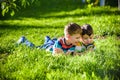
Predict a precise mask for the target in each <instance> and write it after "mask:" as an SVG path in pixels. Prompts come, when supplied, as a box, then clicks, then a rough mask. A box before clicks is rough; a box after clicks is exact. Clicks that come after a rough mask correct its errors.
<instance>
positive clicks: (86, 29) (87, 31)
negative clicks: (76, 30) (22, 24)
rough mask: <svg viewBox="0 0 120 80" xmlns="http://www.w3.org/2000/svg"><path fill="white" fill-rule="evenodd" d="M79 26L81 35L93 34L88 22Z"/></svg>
mask: <svg viewBox="0 0 120 80" xmlns="http://www.w3.org/2000/svg"><path fill="white" fill-rule="evenodd" d="M81 28H82V35H85V34H87V35H89V36H90V35H91V34H93V29H92V27H91V25H90V24H85V25H83V26H82V27H81Z"/></svg>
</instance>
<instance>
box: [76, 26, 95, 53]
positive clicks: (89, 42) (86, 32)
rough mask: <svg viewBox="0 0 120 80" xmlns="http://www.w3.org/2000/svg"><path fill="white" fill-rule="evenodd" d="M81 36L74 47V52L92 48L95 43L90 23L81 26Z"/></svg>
mask: <svg viewBox="0 0 120 80" xmlns="http://www.w3.org/2000/svg"><path fill="white" fill-rule="evenodd" d="M81 28H82V38H81V39H80V41H81V42H79V43H78V45H77V46H76V48H75V52H78V53H81V52H84V51H87V50H94V49H95V44H94V41H93V29H92V27H91V25H89V24H85V25H83V26H82V27H81Z"/></svg>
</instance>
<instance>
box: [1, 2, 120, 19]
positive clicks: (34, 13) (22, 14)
mask: <svg viewBox="0 0 120 80" xmlns="http://www.w3.org/2000/svg"><path fill="white" fill-rule="evenodd" d="M76 9H80V10H79V11H77V13H75V14H71V12H72V11H74V10H76ZM60 12H64V14H63V15H54V13H60ZM51 13H53V15H49V14H51ZM66 13H67V14H66ZM94 15H96V16H100V15H120V11H118V10H111V8H110V7H102V8H100V7H97V8H94V7H93V8H89V9H88V8H85V5H84V4H83V3H82V2H81V0H69V1H68V0H60V1H56V0H51V1H48V0H41V1H37V2H35V3H34V4H32V5H31V6H29V7H27V8H25V9H24V8H21V10H20V11H19V12H16V14H15V16H13V17H10V16H9V17H8V14H7V15H6V18H5V17H3V18H1V19H3V20H4V19H20V18H35V19H39V18H65V17H78V16H79V17H80V16H94Z"/></svg>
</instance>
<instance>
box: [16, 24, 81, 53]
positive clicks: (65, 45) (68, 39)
mask: <svg viewBox="0 0 120 80" xmlns="http://www.w3.org/2000/svg"><path fill="white" fill-rule="evenodd" d="M81 33H82V30H81V27H80V26H79V25H78V24H76V23H70V24H68V25H67V26H65V28H64V37H61V38H59V39H53V40H51V39H50V38H49V37H48V36H47V37H46V38H45V43H44V44H43V45H42V46H38V47H37V48H40V49H46V50H47V51H51V52H52V53H53V55H57V54H63V53H64V54H65V55H67V54H71V53H73V52H74V50H75V46H76V45H77V43H78V42H79V40H80V37H81ZM19 43H23V44H25V45H27V46H30V47H34V44H32V43H31V42H29V41H28V40H27V39H26V38H25V37H21V38H20V39H19V40H18V44H19Z"/></svg>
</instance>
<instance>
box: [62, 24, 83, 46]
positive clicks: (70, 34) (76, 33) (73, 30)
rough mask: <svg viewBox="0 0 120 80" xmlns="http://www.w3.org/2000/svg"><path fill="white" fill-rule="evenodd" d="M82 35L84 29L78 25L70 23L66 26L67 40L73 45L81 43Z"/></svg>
mask: <svg viewBox="0 0 120 80" xmlns="http://www.w3.org/2000/svg"><path fill="white" fill-rule="evenodd" d="M81 33H82V29H81V27H80V26H79V25H78V24H76V23H70V24H68V25H67V26H65V29H64V34H65V38H66V39H67V41H69V42H70V43H72V44H73V45H76V43H77V42H78V41H79V39H80V37H81Z"/></svg>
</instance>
